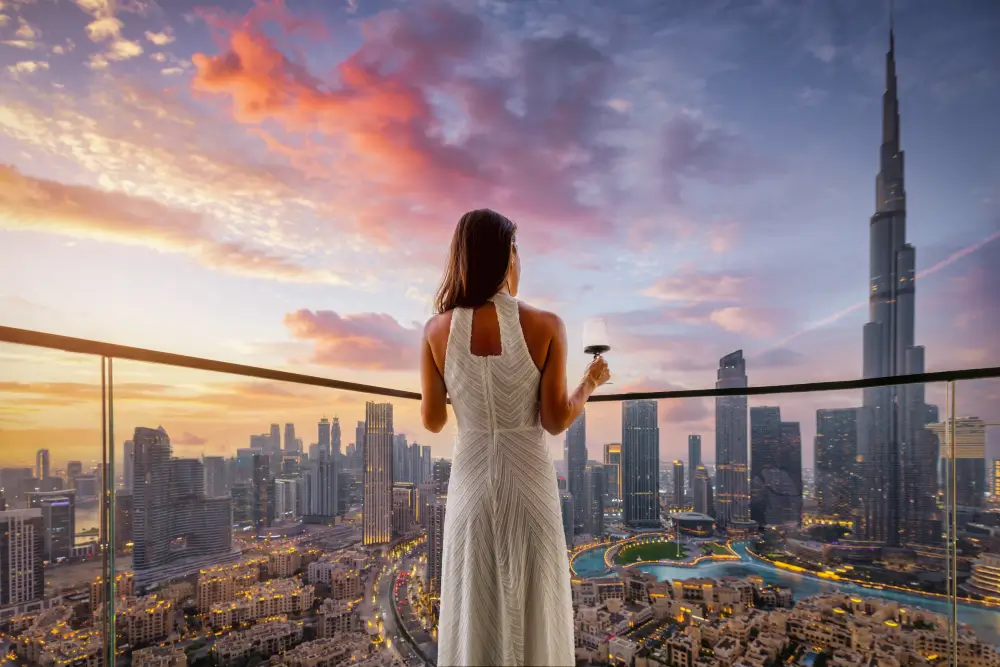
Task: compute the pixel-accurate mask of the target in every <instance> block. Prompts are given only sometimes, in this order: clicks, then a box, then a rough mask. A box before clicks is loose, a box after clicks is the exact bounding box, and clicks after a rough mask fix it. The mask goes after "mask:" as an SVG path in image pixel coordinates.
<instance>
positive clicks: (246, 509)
mask: <svg viewBox="0 0 1000 667" xmlns="http://www.w3.org/2000/svg"><path fill="white" fill-rule="evenodd" d="M229 495H230V497H231V498H232V499H233V525H234V526H243V527H245V526H253V524H254V507H255V505H254V485H253V484H252V483H247V482H239V483H237V484H233V486H232V488H231V489H230V490H229Z"/></svg>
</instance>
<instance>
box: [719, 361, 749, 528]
mask: <svg viewBox="0 0 1000 667" xmlns="http://www.w3.org/2000/svg"><path fill="white" fill-rule="evenodd" d="M746 386H747V374H746V361H745V360H744V359H743V350H737V351H736V352H733V353H731V354H727V355H726V356H724V357H723V358H722V359H720V360H719V370H718V380H717V381H716V383H715V388H716V389H731V388H741V387H746ZM715 484H716V498H715V505H716V517H715V518H716V520H717V522H718V523H719V524H720V525H721V526H723V527H729V526H730V524H734V523H742V522H746V521H748V520H749V519H750V489H749V486H748V480H747V397H746V396H719V397H717V398H716V399H715Z"/></svg>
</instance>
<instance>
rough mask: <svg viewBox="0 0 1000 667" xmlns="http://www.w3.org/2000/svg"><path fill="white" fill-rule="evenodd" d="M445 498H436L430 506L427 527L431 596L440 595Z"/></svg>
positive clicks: (446, 499) (428, 578)
mask: <svg viewBox="0 0 1000 667" xmlns="http://www.w3.org/2000/svg"><path fill="white" fill-rule="evenodd" d="M447 502H448V498H447V496H438V498H437V500H435V501H434V504H433V505H432V506H431V511H430V514H431V515H430V524H429V525H428V526H427V584H428V586H429V587H430V591H431V596H432V597H438V596H440V595H441V563H442V559H443V557H444V516H445V511H446V509H445V508H446V505H447Z"/></svg>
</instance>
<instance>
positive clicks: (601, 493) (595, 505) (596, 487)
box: [583, 465, 608, 536]
mask: <svg viewBox="0 0 1000 667" xmlns="http://www.w3.org/2000/svg"><path fill="white" fill-rule="evenodd" d="M607 479H608V475H607V472H606V471H605V470H604V466H601V465H589V466H587V467H586V469H584V471H583V489H584V498H583V505H584V526H583V532H585V533H589V534H590V535H594V536H599V535H603V534H604V499H605V497H607Z"/></svg>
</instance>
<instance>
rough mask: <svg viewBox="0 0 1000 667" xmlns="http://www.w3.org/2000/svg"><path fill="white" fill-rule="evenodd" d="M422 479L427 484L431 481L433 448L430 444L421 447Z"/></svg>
mask: <svg viewBox="0 0 1000 667" xmlns="http://www.w3.org/2000/svg"><path fill="white" fill-rule="evenodd" d="M420 481H421V483H425V484H426V483H427V482H430V481H431V448H430V446H429V445H424V446H422V447H421V448H420Z"/></svg>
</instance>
